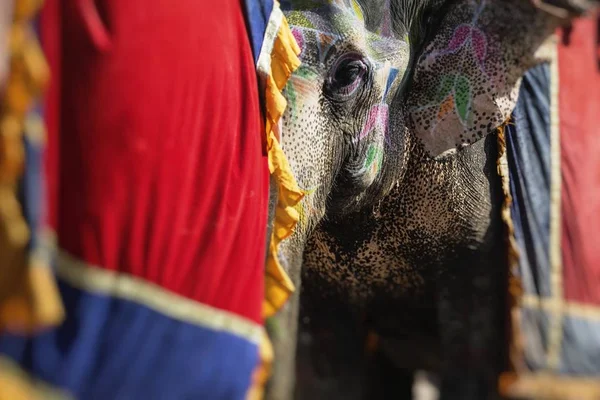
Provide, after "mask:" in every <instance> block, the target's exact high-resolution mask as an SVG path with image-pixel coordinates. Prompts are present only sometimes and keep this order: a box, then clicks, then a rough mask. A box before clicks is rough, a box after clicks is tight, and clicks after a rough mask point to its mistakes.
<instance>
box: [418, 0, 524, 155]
mask: <svg viewBox="0 0 600 400" xmlns="http://www.w3.org/2000/svg"><path fill="white" fill-rule="evenodd" d="M488 4H489V0H480V1H471V2H465V4H462V5H460V6H457V7H455V8H454V9H453V10H452V11H451V12H450V13H448V15H447V16H445V19H444V20H443V21H442V22H441V27H440V28H439V33H438V35H437V36H436V37H435V38H434V39H433V40H432V42H431V44H430V45H429V46H428V47H427V49H426V50H425V51H424V53H423V54H422V55H421V57H420V58H419V61H418V64H417V68H416V71H415V75H414V86H413V90H412V93H411V98H410V99H409V101H408V103H409V109H410V122H409V123H410V124H411V126H410V128H411V129H412V130H413V131H414V132H415V135H416V136H417V137H418V138H420V139H421V141H422V143H423V145H424V147H425V150H426V151H427V152H428V153H429V154H430V155H431V156H434V157H436V156H442V155H444V154H448V153H449V152H453V151H455V150H456V149H457V148H460V147H463V146H467V145H470V144H472V143H474V142H476V141H478V140H479V139H481V138H483V137H484V136H485V135H487V134H488V133H490V132H491V131H492V130H494V129H495V128H496V127H497V126H499V125H501V124H502V123H503V122H504V119H505V118H506V117H508V115H509V114H510V109H511V105H513V104H514V101H515V100H516V90H515V89H514V88H513V86H514V85H508V83H507V81H508V79H509V75H508V72H507V68H506V63H505V57H509V56H508V55H507V54H509V53H508V52H507V51H505V50H506V49H503V48H502V47H501V46H500V44H499V43H501V41H500V40H499V39H498V36H497V35H498V34H499V33H498V32H497V31H495V30H494V29H496V28H495V27H496V25H495V24H498V22H497V21H495V20H494V18H495V17H497V13H495V11H494V10H490V7H487V6H488ZM488 10H490V11H489V12H488ZM507 10H510V8H508V9H507ZM507 12H508V11H507ZM490 35H492V36H490ZM492 38H494V40H492Z"/></svg>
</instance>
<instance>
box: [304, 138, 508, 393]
mask: <svg viewBox="0 0 600 400" xmlns="http://www.w3.org/2000/svg"><path fill="white" fill-rule="evenodd" d="M495 140H496V138H495V136H490V137H488V138H487V139H486V140H485V141H481V142H478V143H476V144H475V145H473V146H471V147H470V148H468V149H465V151H462V152H460V153H457V156H456V157H455V158H454V159H453V160H448V161H447V162H445V163H444V164H443V165H439V164H435V165H436V166H435V167H433V165H434V164H429V165H428V164H427V163H423V162H422V161H420V160H419V161H417V160H415V161H413V162H411V163H409V165H408V167H407V168H408V171H409V172H408V173H407V174H406V177H405V179H404V180H403V182H401V183H400V184H399V186H398V188H397V189H396V190H395V191H394V192H393V194H392V195H390V197H389V199H388V200H387V201H385V202H382V204H381V205H380V207H378V209H377V210H376V211H375V213H373V212H372V211H371V210H368V211H365V212H363V213H359V214H356V215H354V216H352V217H350V218H346V219H344V220H343V221H335V222H328V223H325V224H323V226H322V227H321V228H320V229H319V230H318V231H317V232H316V234H315V235H313V237H312V239H311V241H310V242H309V244H308V247H307V250H306V252H305V262H304V267H303V268H304V270H303V291H302V296H303V297H302V303H303V306H304V307H302V309H301V310H302V313H303V314H302V315H301V316H300V318H301V319H302V318H310V319H311V320H312V319H316V320H319V321H331V320H335V319H336V318H337V316H338V315H339V313H338V312H337V309H336V308H334V306H331V304H335V305H337V304H340V303H342V304H345V305H346V307H347V308H349V309H353V310H355V311H356V312H359V313H364V314H363V315H364V318H363V321H364V324H365V326H366V327H367V328H368V329H373V330H375V331H377V333H378V334H379V336H380V341H379V353H380V354H379V355H378V357H379V359H380V362H382V363H384V364H385V363H387V364H391V365H390V366H389V367H388V369H389V368H392V367H393V368H395V369H397V370H398V371H400V372H401V371H402V370H415V369H428V370H433V371H437V372H440V373H441V374H442V376H444V380H443V382H442V390H443V393H444V397H442V398H450V399H454V398H457V399H477V400H481V399H486V398H488V397H487V392H490V391H491V392H493V389H494V387H495V377H496V375H497V372H498V371H499V369H500V368H501V367H502V362H503V359H502V357H501V354H502V350H503V343H504V340H503V339H504V338H503V334H504V332H503V330H502V329H498V327H501V326H503V315H504V308H503V307H504V306H503V304H504V302H503V296H504V295H503V293H504V282H505V280H504V279H503V277H504V275H503V274H504V271H505V269H504V265H505V264H504V263H503V249H504V247H503V243H504V241H503V230H502V229H503V227H502V224H501V221H500V205H501V203H502V197H501V191H500V182H499V179H498V176H497V174H496V168H495V165H496V164H495V160H496V155H497V153H496V151H497V150H496V148H497V146H496V142H495ZM432 193H435V194H436V196H437V197H438V198H439V199H443V200H444V202H441V201H440V202H433V201H431V200H429V199H431V198H432ZM425 210H427V211H425ZM372 238H376V240H375V242H376V243H377V244H378V246H380V247H375V248H374V247H373V246H372V243H371V240H372ZM337 307H339V306H337ZM357 310H360V311H357ZM348 325H349V326H351V325H350V324H348ZM348 329H350V328H348ZM362 351H363V347H362V346H361V347H354V348H351V347H350V346H348V348H347V349H346V352H354V353H357V352H362ZM370 368H371V369H376V368H381V364H379V366H378V365H377V364H375V365H373V366H371V367H370ZM383 375H384V374H383V373H380V376H383ZM388 376H389V378H388V379H387V380H385V379H384V382H381V381H379V382H374V381H371V382H368V383H367V385H369V387H368V388H367V389H366V390H367V392H365V393H367V394H368V393H373V392H372V391H373V390H376V387H374V386H377V385H379V386H381V385H383V386H384V387H390V388H393V387H394V379H395V378H393V377H394V376H398V375H394V374H388ZM375 383H376V385H374V384H375ZM402 390H405V389H401V388H398V389H397V393H398V395H400V393H399V392H402ZM445 396H448V397H445ZM457 396H458V397H457ZM363 398H365V399H367V398H385V397H373V396H371V395H365V396H364V397H363Z"/></svg>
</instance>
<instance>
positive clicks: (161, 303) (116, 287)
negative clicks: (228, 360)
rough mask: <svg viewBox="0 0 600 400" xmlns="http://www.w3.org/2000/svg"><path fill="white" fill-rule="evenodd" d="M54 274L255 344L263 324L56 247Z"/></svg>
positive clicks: (79, 286) (81, 285) (68, 280)
mask: <svg viewBox="0 0 600 400" xmlns="http://www.w3.org/2000/svg"><path fill="white" fill-rule="evenodd" d="M56 274H57V276H58V277H59V278H60V279H62V280H64V281H65V282H67V283H69V284H70V285H72V286H74V287H76V288H78V289H82V290H85V291H88V292H93V293H98V294H102V295H109V296H114V297H118V298H121V299H125V300H129V301H133V302H135V303H138V304H142V305H144V306H146V307H148V308H151V309H153V310H154V311H157V312H159V313H161V314H164V315H167V316H169V317H171V318H174V319H177V320H180V321H184V322H187V323H190V324H194V325H199V326H202V327H205V328H209V329H213V330H216V331H222V332H227V333H231V334H233V335H236V336H239V337H242V338H244V339H246V340H248V341H250V342H252V343H255V344H259V343H260V340H261V337H262V334H263V330H264V328H263V327H262V326H261V325H260V324H258V323H256V322H254V321H251V320H249V319H246V318H244V317H241V316H239V315H237V314H234V313H231V312H228V311H224V310H220V309H217V308H214V307H211V306H209V305H206V304H202V303H199V302H197V301H194V300H191V299H188V298H185V297H183V296H179V295H177V294H175V293H173V292H169V291H167V290H165V289H164V288H161V287H160V286H157V285H155V284H153V283H150V282H146V281H144V280H143V279H140V278H136V277H133V276H131V275H127V274H122V273H117V272H114V271H109V270H106V269H102V268H100V267H97V266H94V265H89V264H87V263H86V262H84V261H81V260H79V259H76V258H75V257H73V256H71V255H70V254H68V253H66V252H65V251H59V254H58V260H57V267H56Z"/></svg>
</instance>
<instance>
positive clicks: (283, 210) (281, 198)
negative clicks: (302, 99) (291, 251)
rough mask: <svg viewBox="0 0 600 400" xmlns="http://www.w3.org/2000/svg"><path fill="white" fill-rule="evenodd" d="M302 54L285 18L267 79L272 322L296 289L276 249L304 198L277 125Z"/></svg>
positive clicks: (267, 307) (267, 305)
mask: <svg viewBox="0 0 600 400" xmlns="http://www.w3.org/2000/svg"><path fill="white" fill-rule="evenodd" d="M277 6H278V5H276V7H277ZM299 54H300V48H299V47H298V44H297V43H296V40H295V39H294V36H293V35H292V31H291V30H290V27H289V25H288V23H287V20H286V19H285V17H284V16H282V21H281V26H280V28H279V31H278V32H277V38H276V39H275V43H274V45H273V52H272V53H271V73H270V74H269V75H268V77H267V82H266V92H265V100H266V101H265V103H266V117H267V118H266V119H267V122H266V135H267V138H266V143H267V150H268V156H269V170H270V171H271V174H272V175H273V176H274V177H275V180H276V181H277V184H278V185H279V193H278V201H277V206H276V209H275V223H274V227H273V234H272V236H271V242H270V244H269V253H268V256H267V265H266V272H265V300H264V303H263V316H264V317H265V318H269V317H271V316H273V315H274V314H275V313H276V312H277V311H279V309H280V308H281V307H283V305H284V304H285V302H286V301H287V299H288V298H289V297H290V295H291V294H292V293H293V292H294V289H295V288H294V284H293V283H292V281H291V280H290V278H289V277H288V276H287V274H286V273H285V271H284V270H283V268H282V267H281V264H280V263H279V260H278V258H277V249H278V247H279V243H281V241H282V240H283V239H285V238H287V237H289V236H290V235H291V234H292V232H293V231H294V228H295V227H296V224H297V223H298V219H299V217H300V216H299V214H298V211H297V210H296V209H295V208H294V206H296V204H298V203H299V202H300V200H302V197H303V196H304V194H303V193H302V191H301V190H300V188H299V187H298V184H297V183H296V180H295V179H294V176H293V175H292V172H291V170H290V166H289V164H288V161H287V159H286V157H285V154H284V153H283V150H282V148H281V145H280V143H279V137H278V125H277V124H278V123H279V120H280V119H281V116H282V115H283V112H284V111H285V108H286V106H287V101H286V99H285V97H284V96H283V94H282V93H281V91H282V90H283V88H284V87H285V85H286V83H287V81H288V79H289V78H290V76H291V75H292V73H293V72H294V71H295V70H296V69H297V68H298V67H299V66H300V59H299V58H298V55H299Z"/></svg>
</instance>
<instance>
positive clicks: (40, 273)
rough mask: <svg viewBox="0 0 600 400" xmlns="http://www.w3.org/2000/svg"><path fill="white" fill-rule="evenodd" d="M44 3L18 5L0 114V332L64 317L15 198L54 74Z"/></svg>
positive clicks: (20, 330)
mask: <svg viewBox="0 0 600 400" xmlns="http://www.w3.org/2000/svg"><path fill="white" fill-rule="evenodd" d="M41 4H42V1H40V0H19V1H17V2H16V3H15V7H14V15H13V24H12V27H11V30H10V38H9V51H10V59H9V65H10V71H9V76H8V78H7V82H6V86H5V93H4V98H3V99H2V109H1V114H0V331H2V330H10V331H11V332H16V333H30V332H32V331H34V330H36V329H38V328H43V327H46V326H52V325H55V324H58V323H60V322H61V321H62V319H63V316H64V312H63V308H62V304H61V302H60V296H59V294H58V289H57V287H56V282H55V280H54V277H53V275H52V272H51V270H50V269H49V268H48V266H47V265H41V261H34V260H32V259H30V257H28V255H27V244H28V242H29V238H30V232H29V228H28V226H27V223H26V221H25V218H24V217H23V213H22V210H21V206H20V204H19V202H18V200H17V187H18V182H19V179H20V177H21V176H22V173H23V168H24V164H25V150H24V145H23V133H24V131H25V130H26V127H25V119H26V115H27V113H28V111H29V110H30V108H31V106H32V105H33V103H34V102H35V100H36V98H37V97H38V96H39V95H40V94H41V92H42V90H43V89H44V87H45V85H46V83H47V81H48V79H49V75H50V72H49V68H48V65H47V64H46V60H45V58H44V55H43V52H42V50H41V48H40V46H39V44H38V41H37V39H36V37H35V34H34V32H33V30H32V27H31V19H32V18H33V17H34V15H35V14H36V13H37V11H38V10H39V9H40V7H41Z"/></svg>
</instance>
